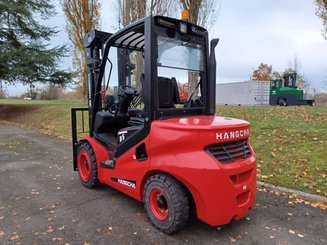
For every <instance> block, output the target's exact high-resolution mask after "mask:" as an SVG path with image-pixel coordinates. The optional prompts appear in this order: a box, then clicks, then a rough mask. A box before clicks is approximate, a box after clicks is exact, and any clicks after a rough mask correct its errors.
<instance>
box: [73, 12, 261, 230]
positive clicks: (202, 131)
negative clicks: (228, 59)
mask: <svg viewBox="0 0 327 245" xmlns="http://www.w3.org/2000/svg"><path fill="white" fill-rule="evenodd" d="M217 44H218V39H213V40H211V45H210V48H209V41H208V32H207V30H206V29H204V28H202V27H200V26H197V25H194V24H192V23H189V22H187V21H183V20H178V19H173V18H168V17H163V16H155V17H153V16H148V17H145V18H143V19H140V20H138V21H136V22H134V23H132V24H130V25H128V26H126V27H125V28H123V29H122V30H120V31H118V32H117V33H115V34H110V33H106V32H101V31H97V30H93V31H91V32H90V33H88V34H87V35H86V36H85V47H86V49H87V59H86V61H87V67H88V82H89V94H88V99H89V101H88V102H89V103H88V108H73V109H72V143H73V160H74V161H73V162H74V170H75V171H78V173H79V177H80V180H81V182H82V184H83V185H84V186H85V187H87V188H94V187H96V186H98V185H99V184H106V185H109V186H111V187H113V188H115V189H117V190H119V191H121V192H123V193H125V194H127V195H129V196H131V197H133V198H135V199H137V200H139V201H140V202H143V203H144V207H145V210H146V213H147V215H148V217H149V219H150V221H151V222H152V224H153V225H154V226H155V227H156V228H157V229H159V230H160V231H162V232H164V233H167V234H171V233H174V232H176V231H178V230H180V229H181V228H182V227H183V226H184V225H185V224H186V223H187V220H188V218H189V216H190V212H191V211H192V209H194V211H195V214H196V215H197V218H198V219H200V220H202V221H204V222H205V223H208V224H209V225H212V226H218V225H223V224H227V223H229V222H230V221H231V220H239V219H241V218H242V217H244V216H246V215H247V213H248V211H249V210H250V209H251V208H253V207H254V205H255V196H256V157H255V153H254V152H253V149H252V147H251V145H250V143H249V136H250V131H249V130H250V129H249V127H250V125H249V123H248V122H246V121H243V120H239V119H232V118H226V117H216V116H215V110H216V105H215V91H216V58H215V47H216V45H217ZM209 49H210V50H209ZM209 51H210V57H209ZM190 74H191V75H190ZM187 79H189V81H188V83H189V84H191V83H192V84H193V87H194V91H193V92H192V93H189V94H188V96H189V97H188V99H187V101H181V100H180V91H178V85H177V81H185V80H187ZM194 83H195V84H196V86H194ZM103 88H105V89H103ZM104 91H105V93H106V96H103V93H104ZM104 98H106V99H105V101H104ZM84 112H86V113H87V112H88V118H89V121H88V127H89V130H88V134H87V135H86V136H83V137H79V132H78V128H79V127H80V125H81V124H80V120H82V119H81V118H83V117H84ZM79 114H82V116H81V115H79ZM84 118H85V117H84ZM78 119H79V120H78ZM83 120H84V119H83ZM83 120H82V121H83ZM83 128H84V124H83Z"/></svg>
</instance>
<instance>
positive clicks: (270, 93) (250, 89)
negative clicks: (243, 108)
mask: <svg viewBox="0 0 327 245" xmlns="http://www.w3.org/2000/svg"><path fill="white" fill-rule="evenodd" d="M295 84H296V73H290V74H285V75H284V83H283V80H282V79H275V80H271V81H254V80H250V81H244V82H235V83H221V84H217V85H216V103H217V104H218V105H259V106H264V105H280V106H287V105H311V106H313V105H315V101H314V100H305V99H303V90H302V89H299V88H297V87H296V85H295Z"/></svg>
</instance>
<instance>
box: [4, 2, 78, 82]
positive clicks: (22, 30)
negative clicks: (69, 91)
mask: <svg viewBox="0 0 327 245" xmlns="http://www.w3.org/2000/svg"><path fill="white" fill-rule="evenodd" d="M54 9H55V7H54V5H52V4H51V3H49V2H46V1H41V0H20V1H18V0H2V1H1V2H0V60H1V63H0V80H2V81H4V82H5V83H8V84H14V83H15V82H23V83H25V84H26V83H29V84H30V83H34V82H41V83H52V84H61V85H64V84H66V83H68V82H71V81H72V74H71V73H70V72H68V71H65V70H60V69H58V68H57V66H58V62H59V61H60V59H61V57H63V56H65V54H66V52H67V49H66V47H65V46H64V45H62V46H58V47H54V48H49V44H48V42H49V41H50V38H51V37H52V36H53V35H55V34H56V33H57V31H56V30H55V29H54V28H50V27H47V26H45V25H42V24H41V23H40V21H38V20H37V19H36V17H35V16H38V18H39V19H40V20H41V19H48V18H50V17H51V16H53V15H54V14H55V11H54Z"/></svg>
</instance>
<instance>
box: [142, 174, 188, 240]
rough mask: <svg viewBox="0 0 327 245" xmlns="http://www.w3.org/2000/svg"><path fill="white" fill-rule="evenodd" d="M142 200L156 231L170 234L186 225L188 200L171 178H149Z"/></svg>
mask: <svg viewBox="0 0 327 245" xmlns="http://www.w3.org/2000/svg"><path fill="white" fill-rule="evenodd" d="M143 198H144V207H145V210H146V212H147V215H148V218H149V219H150V221H151V222H152V224H153V225H154V226H155V227H156V228H157V229H158V230H160V231H162V232H164V233H166V234H172V233H174V232H177V231H178V230H180V229H181V228H182V227H183V226H184V225H185V224H186V223H187V221H188V218H189V212H190V208H189V200H188V198H187V195H186V192H185V190H184V189H183V187H182V185H181V184H180V183H179V182H177V181H176V180H175V179H174V178H172V177H171V176H169V175H166V174H157V175H153V176H151V177H150V178H149V179H148V180H147V181H146V183H145V187H144V193H143ZM154 198H156V199H155V200H156V201H153V200H154ZM160 212H161V213H160ZM158 213H159V214H158Z"/></svg>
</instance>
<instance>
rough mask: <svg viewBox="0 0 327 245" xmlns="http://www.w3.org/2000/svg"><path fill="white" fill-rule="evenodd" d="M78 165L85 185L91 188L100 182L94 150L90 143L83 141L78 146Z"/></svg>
mask: <svg viewBox="0 0 327 245" xmlns="http://www.w3.org/2000/svg"><path fill="white" fill-rule="evenodd" d="M77 167H78V174H79V177H80V180H81V181H82V184H83V185H84V186H85V187H87V188H90V189H91V188H94V187H96V186H98V185H99V184H100V182H99V180H98V168H97V163H96V159H95V155H94V151H93V149H92V147H91V146H90V144H89V143H82V144H81V145H80V147H79V148H78V157H77Z"/></svg>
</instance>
